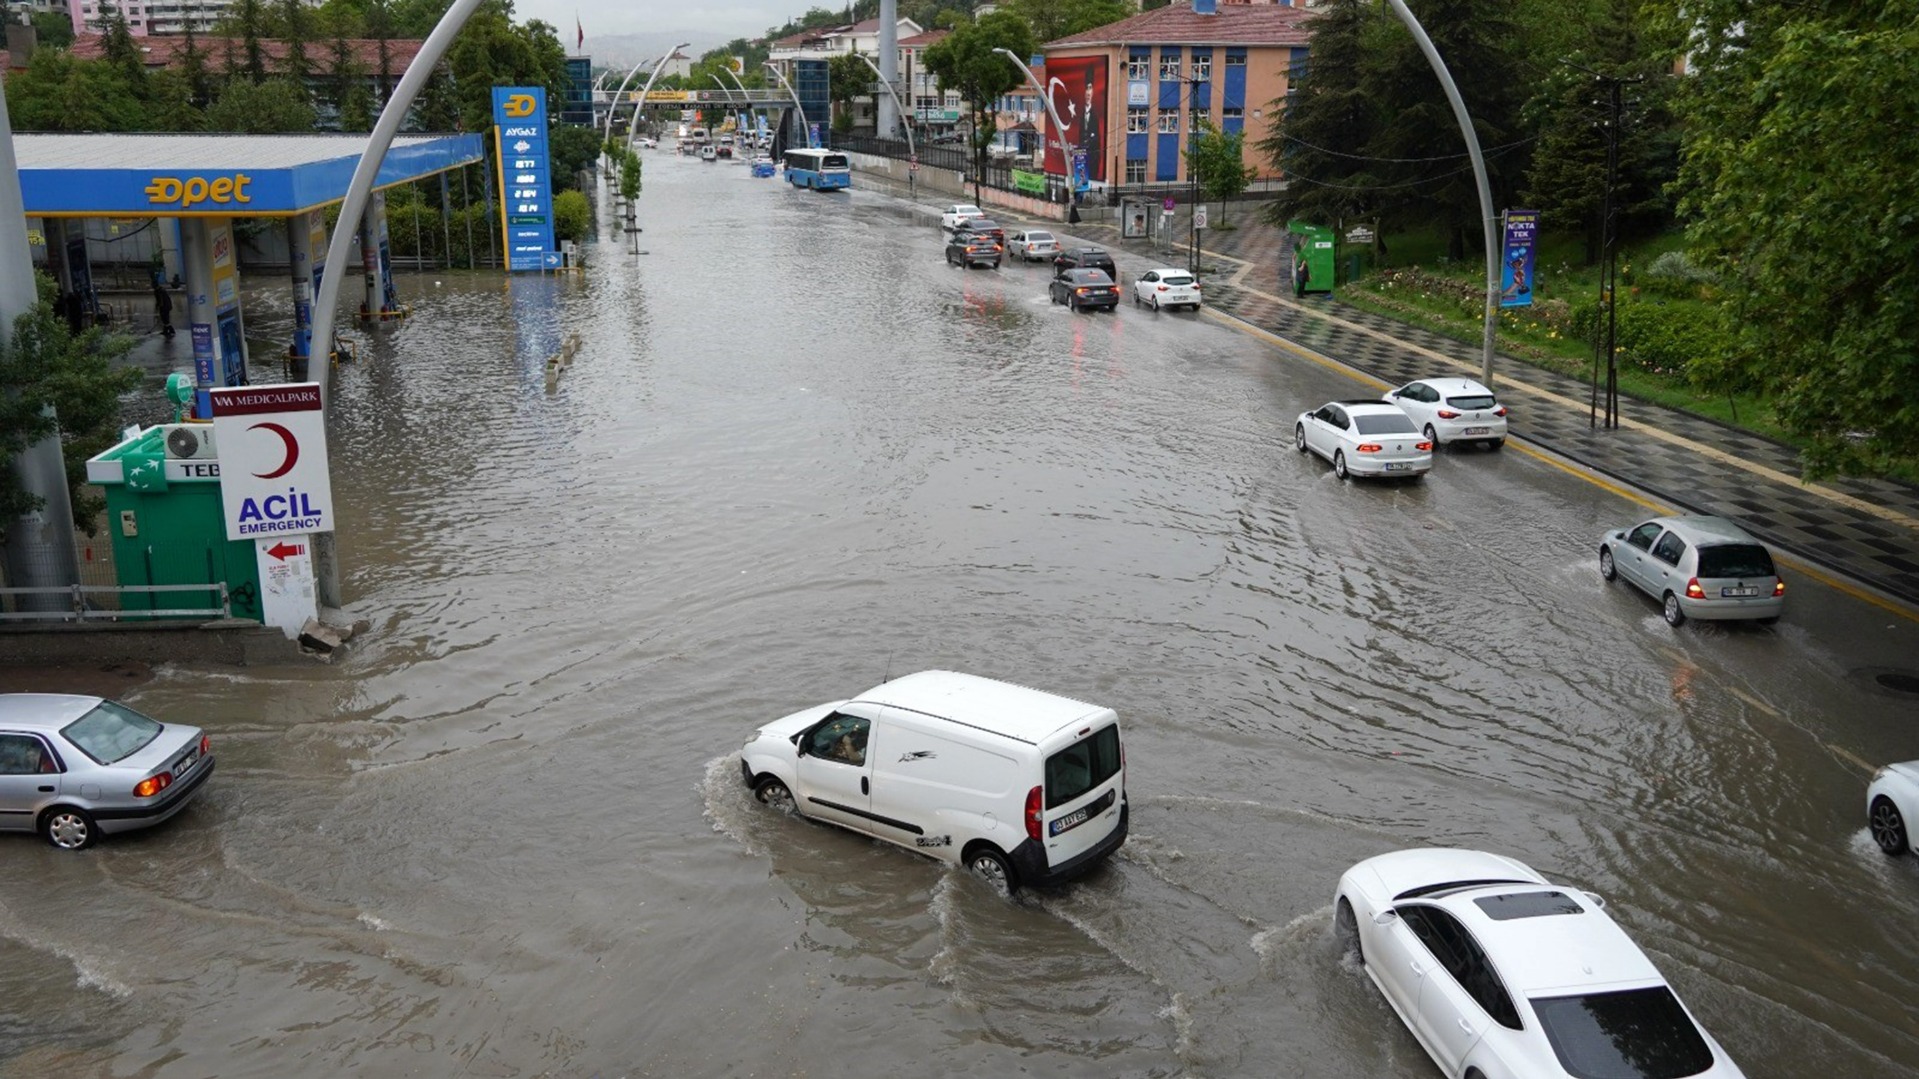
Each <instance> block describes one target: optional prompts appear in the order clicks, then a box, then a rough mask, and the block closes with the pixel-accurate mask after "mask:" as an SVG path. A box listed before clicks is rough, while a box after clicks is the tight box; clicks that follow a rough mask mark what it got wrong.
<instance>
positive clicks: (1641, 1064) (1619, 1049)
mask: <svg viewBox="0 0 1919 1079" xmlns="http://www.w3.org/2000/svg"><path fill="white" fill-rule="evenodd" d="M1532 1005H1533V1011H1535V1012H1537V1013H1538V1014H1539V1024H1540V1026H1542V1027H1544V1028H1545V1029H1546V1040H1547V1041H1549V1042H1551V1043H1552V1047H1553V1053H1554V1055H1556V1056H1558V1057H1559V1063H1560V1064H1561V1065H1562V1066H1563V1067H1564V1068H1565V1069H1566V1072H1567V1074H1569V1075H1574V1076H1577V1077H1578V1079H1682V1077H1684V1076H1688V1075H1698V1074H1699V1073H1700V1072H1702V1071H1705V1070H1706V1069H1707V1068H1710V1067H1712V1063H1713V1059H1712V1049H1711V1048H1709V1047H1708V1046H1707V1045H1706V1039H1705V1037H1704V1036H1703V1035H1701V1034H1700V1033H1699V1028H1698V1027H1697V1026H1695V1025H1694V1024H1693V1021H1692V1017H1691V1016H1689V1015H1687V1014H1686V1009H1684V1008H1682V1007H1680V1006H1679V998H1678V997H1675V996H1673V995H1672V990H1670V989H1668V988H1666V987H1665V986H1663V985H1656V986H1652V987H1650V988H1647V989H1628V990H1625V991H1624V992H1618V993H1595V994H1593V995H1591V996H1582V997H1547V998H1543V999H1541V998H1534V999H1533V1002H1532Z"/></svg>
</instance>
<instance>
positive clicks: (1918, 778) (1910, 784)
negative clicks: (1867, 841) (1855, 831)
mask: <svg viewBox="0 0 1919 1079" xmlns="http://www.w3.org/2000/svg"><path fill="white" fill-rule="evenodd" d="M1912 820H1919V761H1907V762H1905V763H1904V764H1888V765H1886V766H1885V767H1884V768H1881V769H1879V771H1878V772H1877V773H1875V774H1874V775H1873V777H1872V785H1871V786H1870V787H1867V788H1866V827H1867V828H1868V829H1870V830H1871V832H1872V841H1873V842H1874V843H1877V844H1879V849H1880V850H1882V851H1885V852H1886V853H1887V854H1891V855H1900V854H1904V853H1906V852H1907V851H1909V850H1911V849H1912V831H1911V825H1909V824H1907V823H1906V822H1907V821H1912Z"/></svg>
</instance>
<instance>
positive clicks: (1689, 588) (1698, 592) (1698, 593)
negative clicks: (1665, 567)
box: [1686, 577, 1706, 599]
mask: <svg viewBox="0 0 1919 1079" xmlns="http://www.w3.org/2000/svg"><path fill="white" fill-rule="evenodd" d="M1686 598H1687V599H1705V598H1706V590H1705V589H1703V588H1701V587H1699V578H1697V577H1694V578H1692V579H1691V580H1689V581H1687V582H1686Z"/></svg>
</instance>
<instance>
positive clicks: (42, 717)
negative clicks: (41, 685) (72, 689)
mask: <svg viewBox="0 0 1919 1079" xmlns="http://www.w3.org/2000/svg"><path fill="white" fill-rule="evenodd" d="M99 703H100V698H99V697H87V696H82V695H80V694H77V693H0V726H4V727H12V728H14V729H16V730H38V731H57V730H59V729H60V728H62V727H64V726H66V725H67V724H69V723H72V722H73V721H74V720H76V719H79V718H80V717H81V716H84V715H86V714H87V713H88V712H90V711H92V710H93V709H94V707H95V706H97V705H98V704H99Z"/></svg>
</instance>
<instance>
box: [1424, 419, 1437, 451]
mask: <svg viewBox="0 0 1919 1079" xmlns="http://www.w3.org/2000/svg"><path fill="white" fill-rule="evenodd" d="M1426 441H1428V442H1430V443H1432V444H1433V449H1438V448H1439V432H1437V431H1435V430H1433V425H1432V424H1430V423H1429V424H1427V425H1426Z"/></svg>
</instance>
